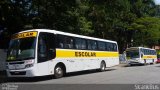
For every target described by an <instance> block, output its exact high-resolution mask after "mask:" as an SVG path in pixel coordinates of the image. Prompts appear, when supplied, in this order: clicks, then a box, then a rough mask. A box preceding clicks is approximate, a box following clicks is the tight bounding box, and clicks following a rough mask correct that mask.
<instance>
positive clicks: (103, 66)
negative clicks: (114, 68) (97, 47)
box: [100, 61, 106, 72]
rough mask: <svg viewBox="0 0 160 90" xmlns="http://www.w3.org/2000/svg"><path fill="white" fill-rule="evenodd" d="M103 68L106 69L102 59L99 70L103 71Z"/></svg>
mask: <svg viewBox="0 0 160 90" xmlns="http://www.w3.org/2000/svg"><path fill="white" fill-rule="evenodd" d="M105 69H106V64H105V62H104V61H102V62H101V65H100V71H101V72H103V71H105Z"/></svg>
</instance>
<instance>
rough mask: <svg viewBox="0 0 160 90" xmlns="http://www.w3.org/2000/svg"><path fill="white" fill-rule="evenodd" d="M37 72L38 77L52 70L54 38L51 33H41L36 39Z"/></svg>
mask: <svg viewBox="0 0 160 90" xmlns="http://www.w3.org/2000/svg"><path fill="white" fill-rule="evenodd" d="M37 53H38V54H37V55H38V56H37V57H38V58H37V59H38V62H37V63H38V72H39V74H40V75H48V74H49V73H50V72H51V71H50V70H51V69H52V70H53V67H50V66H53V58H55V36H54V34H52V33H44V32H41V33H40V34H39V38H38V50H37Z"/></svg>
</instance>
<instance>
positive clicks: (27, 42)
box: [7, 37, 36, 61]
mask: <svg viewBox="0 0 160 90" xmlns="http://www.w3.org/2000/svg"><path fill="white" fill-rule="evenodd" d="M35 46H36V37H28V38H20V39H12V40H11V41H10V45H9V49H8V54H7V61H13V60H14V61H15V60H26V59H32V58H34V57H35Z"/></svg>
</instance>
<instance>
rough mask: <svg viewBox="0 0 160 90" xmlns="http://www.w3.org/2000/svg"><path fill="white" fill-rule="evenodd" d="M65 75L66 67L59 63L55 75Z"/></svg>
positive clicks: (58, 76) (59, 76)
mask: <svg viewBox="0 0 160 90" xmlns="http://www.w3.org/2000/svg"><path fill="white" fill-rule="evenodd" d="M63 75H64V69H63V67H62V66H61V65H57V66H56V67H55V69H54V77H55V78H61V77H63Z"/></svg>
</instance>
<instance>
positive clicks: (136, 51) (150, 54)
mask: <svg viewBox="0 0 160 90" xmlns="http://www.w3.org/2000/svg"><path fill="white" fill-rule="evenodd" d="M126 58H127V61H128V64H130V65H132V64H154V63H155V62H156V60H157V54H156V50H155V49H150V48H145V47H131V48H127V49H126Z"/></svg>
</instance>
